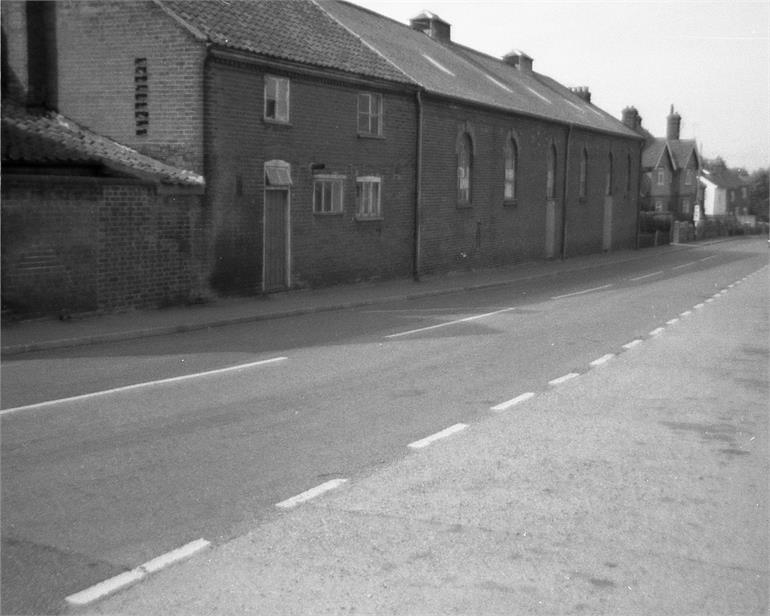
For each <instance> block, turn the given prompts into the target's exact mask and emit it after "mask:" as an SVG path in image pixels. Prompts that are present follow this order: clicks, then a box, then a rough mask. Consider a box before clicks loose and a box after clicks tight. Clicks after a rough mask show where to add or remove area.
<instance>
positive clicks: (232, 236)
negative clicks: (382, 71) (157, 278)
mask: <svg viewBox="0 0 770 616" xmlns="http://www.w3.org/2000/svg"><path fill="white" fill-rule="evenodd" d="M266 72H267V74H272V73H270V72H269V71H264V70H262V69H260V68H258V67H249V66H246V65H237V66H236V65H231V64H224V63H220V62H212V63H211V64H210V72H209V73H208V77H207V86H206V87H207V92H208V96H209V97H210V98H209V106H208V108H209V112H210V116H209V121H208V123H207V143H208V145H209V149H208V151H207V161H206V163H207V164H206V167H207V170H208V173H207V182H208V199H209V205H210V208H211V212H212V220H211V224H212V229H213V244H212V251H213V253H214V263H215V266H214V271H213V275H212V285H213V286H214V288H215V289H217V290H219V291H220V292H225V293H230V292H235V293H239V292H247V293H248V292H258V291H259V290H261V275H262V215H263V212H262V204H263V199H264V177H263V175H264V171H263V166H264V163H265V161H268V160H274V159H278V160H284V161H286V162H288V163H290V164H291V173H292V181H293V186H292V188H291V208H290V209H291V214H290V217H291V280H292V286H295V287H301V286H320V285H327V284H333V283H336V282H343V281H344V282H350V281H356V280H363V279H371V278H378V277H383V278H385V277H396V276H408V275H409V273H410V271H411V265H412V253H413V227H414V224H413V217H414V199H415V196H414V183H415V166H416V165H415V153H416V144H415V131H416V103H415V99H414V96H411V95H394V94H389V93H387V92H385V93H383V100H384V102H383V105H384V132H383V138H382V139H367V138H361V137H359V136H358V134H357V116H356V112H357V94H358V92H359V91H372V90H371V89H367V88H360V89H359V88H357V87H354V86H346V85H341V84H338V83H332V82H322V81H319V80H315V79H311V78H307V77H301V76H298V75H289V78H290V83H291V85H290V88H291V103H290V107H291V111H290V113H291V121H290V125H288V126H284V125H277V124H273V123H269V122H265V121H264V120H263V81H264V75H265V73H266ZM311 163H317V164H322V165H324V169H323V171H322V172H323V173H337V174H343V175H345V176H346V179H345V183H344V212H343V213H342V214H339V215H316V214H314V213H313V197H312V187H313V174H312V171H311V168H310V165H311ZM359 175H379V176H381V177H382V193H383V194H382V210H383V220H381V221H366V222H362V221H357V220H355V188H356V186H355V180H356V177H357V176H359ZM239 186H240V187H241V192H240V193H239V192H238V187H239Z"/></svg>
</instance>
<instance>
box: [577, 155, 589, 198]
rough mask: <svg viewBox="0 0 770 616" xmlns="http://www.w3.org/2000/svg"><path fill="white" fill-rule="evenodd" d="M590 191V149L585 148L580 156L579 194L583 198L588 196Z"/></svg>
mask: <svg viewBox="0 0 770 616" xmlns="http://www.w3.org/2000/svg"><path fill="white" fill-rule="evenodd" d="M587 192H588V150H586V149H585V148H583V153H582V155H581V156H580V192H579V193H578V196H579V197H580V198H581V199H585V198H586V194H587Z"/></svg>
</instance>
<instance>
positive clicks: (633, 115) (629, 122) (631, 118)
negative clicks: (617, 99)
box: [623, 107, 642, 131]
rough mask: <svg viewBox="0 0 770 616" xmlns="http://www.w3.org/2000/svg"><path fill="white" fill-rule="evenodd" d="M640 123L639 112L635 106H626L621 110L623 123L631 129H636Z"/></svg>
mask: <svg viewBox="0 0 770 616" xmlns="http://www.w3.org/2000/svg"><path fill="white" fill-rule="evenodd" d="M641 123H642V119H641V118H640V117H639V112H638V111H637V109H636V107H626V108H625V109H624V110H623V124H625V125H626V126H627V127H628V128H630V129H631V130H634V131H635V130H638V128H639V126H640V125H641Z"/></svg>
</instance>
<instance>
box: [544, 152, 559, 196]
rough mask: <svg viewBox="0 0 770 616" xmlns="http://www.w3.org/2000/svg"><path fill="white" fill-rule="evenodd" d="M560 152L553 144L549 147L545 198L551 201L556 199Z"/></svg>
mask: <svg viewBox="0 0 770 616" xmlns="http://www.w3.org/2000/svg"><path fill="white" fill-rule="evenodd" d="M558 156H559V154H558V153H557V152H556V146H554V145H553V144H552V145H551V147H550V148H548V158H547V160H546V173H545V198H546V199H548V200H549V201H551V200H553V199H556V165H557V164H558Z"/></svg>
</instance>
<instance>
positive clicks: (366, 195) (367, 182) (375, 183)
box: [356, 176, 382, 218]
mask: <svg viewBox="0 0 770 616" xmlns="http://www.w3.org/2000/svg"><path fill="white" fill-rule="evenodd" d="M381 186H382V179H381V178H380V177H378V176H364V177H359V178H356V216H357V217H358V218H382V206H381V201H380V198H381V193H382V191H381Z"/></svg>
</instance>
